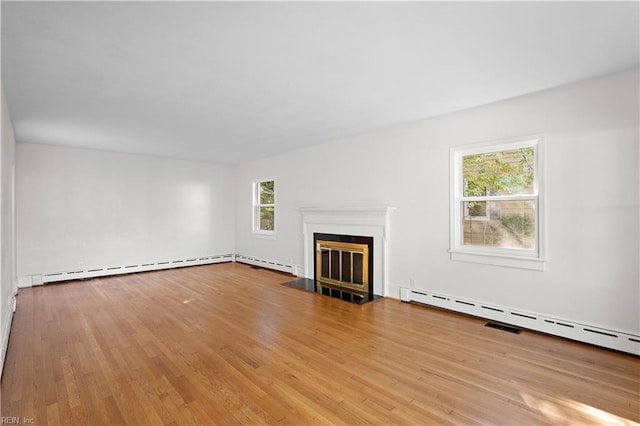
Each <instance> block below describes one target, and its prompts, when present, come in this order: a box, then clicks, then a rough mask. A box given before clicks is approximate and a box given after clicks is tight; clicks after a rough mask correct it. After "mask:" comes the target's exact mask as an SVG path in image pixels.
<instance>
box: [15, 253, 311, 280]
mask: <svg viewBox="0 0 640 426" xmlns="http://www.w3.org/2000/svg"><path fill="white" fill-rule="evenodd" d="M224 262H239V263H245V264H248V265H253V266H258V267H263V268H266V269H273V270H276V271H280V272H286V273H289V274H293V275H295V272H296V271H297V270H298V269H299V268H300V267H298V266H294V265H288V264H286V263H283V262H277V261H272V260H266V259H261V258H258V257H253V256H245V255H241V254H222V255H215V256H206V257H196V258H189V259H176V260H165V261H160V262H154V263H140V264H127V265H122V266H107V267H104V268H96V267H92V268H90V269H86V270H78V271H64V272H51V273H45V274H36V275H24V276H21V277H19V278H18V287H23V288H24V287H32V286H34V285H41V284H47V283H53V282H59V281H69V280H79V279H84V278H96V277H104V276H108V275H119V274H131V273H135V272H148V271H158V270H162V269H173V268H183V267H187V266H197V265H209V264H213V263H224Z"/></svg>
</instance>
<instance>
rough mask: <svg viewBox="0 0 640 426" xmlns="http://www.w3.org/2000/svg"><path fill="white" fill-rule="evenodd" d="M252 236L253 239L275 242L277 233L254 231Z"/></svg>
mask: <svg viewBox="0 0 640 426" xmlns="http://www.w3.org/2000/svg"><path fill="white" fill-rule="evenodd" d="M251 236H252V237H253V238H259V239H262V240H275V239H277V238H276V233H275V232H258V231H253V232H251Z"/></svg>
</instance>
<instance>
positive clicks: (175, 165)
mask: <svg viewBox="0 0 640 426" xmlns="http://www.w3.org/2000/svg"><path fill="white" fill-rule="evenodd" d="M16 156H17V158H16V161H17V177H16V188H17V210H18V222H17V236H18V241H17V250H18V276H19V277H21V278H22V277H24V276H29V275H35V274H44V273H55V272H61V271H74V270H77V269H85V270H87V269H91V268H102V267H110V266H125V265H131V264H141V263H153V262H162V261H172V260H176V259H187V258H190V257H199V256H211V255H220V254H229V253H233V252H234V238H235V237H234V203H235V201H234V196H235V194H234V190H233V185H234V184H233V175H232V173H233V170H234V168H233V167H232V166H224V165H215V164H210V163H204V162H194V161H182V160H172V159H165V158H156V157H145V156H137V155H128V154H117V153H110V152H101V151H91V150H82V149H74V148H63V147H56V146H45V145H36V144H28V143H18V144H17V154H16ZM21 282H22V281H21ZM21 285H22V284H21Z"/></svg>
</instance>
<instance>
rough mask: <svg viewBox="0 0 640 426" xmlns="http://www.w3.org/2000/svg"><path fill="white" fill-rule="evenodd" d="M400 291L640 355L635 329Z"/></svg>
mask: <svg viewBox="0 0 640 426" xmlns="http://www.w3.org/2000/svg"><path fill="white" fill-rule="evenodd" d="M400 294H401V300H402V301H404V302H418V303H421V304H425V305H430V306H435V307H438V308H444V309H447V310H451V311H456V312H460V313H464V314H468V315H473V316H475V317H480V318H485V319H488V320H493V321H498V322H501V323H504V324H510V325H514V326H518V327H522V328H526V329H530V330H535V331H540V332H543V333H548V334H552V335H555V336H560V337H565V338H567V339H571V340H577V341H579V342H583V343H589V344H592V345H596V346H601V347H605V348H609V349H615V350H617V351H621V352H626V353H630V354H633V355H640V336H639V335H637V334H634V333H631V332H626V331H618V330H610V329H606V328H602V327H598V326H592V325H588V324H581V323H577V322H574V321H569V320H564V319H559V318H552V317H548V316H544V315H540V314H536V313H531V312H525V311H522V310H518V309H513V308H509V307H504V306H497V305H490V304H486V303H483V302H478V301H474V300H468V299H462V298H459V297H455V296H449V295H445V294H439V293H432V292H429V291H423V290H413V289H408V288H402V289H401V290H400Z"/></svg>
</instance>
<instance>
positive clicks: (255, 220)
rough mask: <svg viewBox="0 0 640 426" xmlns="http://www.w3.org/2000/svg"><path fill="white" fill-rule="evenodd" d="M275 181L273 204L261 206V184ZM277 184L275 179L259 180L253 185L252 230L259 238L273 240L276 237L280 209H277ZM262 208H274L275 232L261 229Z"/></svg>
mask: <svg viewBox="0 0 640 426" xmlns="http://www.w3.org/2000/svg"><path fill="white" fill-rule="evenodd" d="M271 181H273V188H274V189H273V204H260V184H261V183H264V182H271ZM277 192H278V190H277V183H276V179H275V178H273V177H265V178H259V179H256V180H254V181H253V185H252V198H253V201H252V210H253V213H252V218H251V230H252V233H253V234H254V235H255V236H257V237H266V238H271V237H275V235H276V229H278V227H277V219H276V218H277V216H278V209H277V208H276V202H277ZM261 207H273V231H271V230H265V229H260V208H261Z"/></svg>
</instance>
